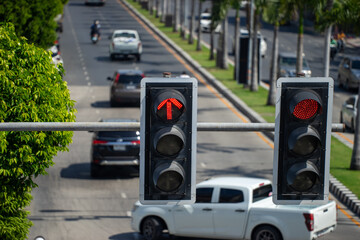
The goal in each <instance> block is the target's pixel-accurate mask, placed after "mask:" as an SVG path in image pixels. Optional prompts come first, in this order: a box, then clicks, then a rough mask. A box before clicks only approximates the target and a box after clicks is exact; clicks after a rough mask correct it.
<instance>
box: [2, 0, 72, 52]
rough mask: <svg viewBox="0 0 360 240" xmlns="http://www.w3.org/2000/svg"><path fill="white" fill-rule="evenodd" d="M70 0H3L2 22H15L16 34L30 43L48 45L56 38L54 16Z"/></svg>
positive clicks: (60, 11)
mask: <svg viewBox="0 0 360 240" xmlns="http://www.w3.org/2000/svg"><path fill="white" fill-rule="evenodd" d="M67 1H68V0H36V1H33V0H16V1H14V0H2V1H1V4H0V22H11V23H13V24H14V26H15V29H16V34H17V35H18V36H19V37H20V36H24V37H26V38H27V39H28V41H29V42H30V43H34V44H35V45H37V46H40V47H44V48H46V47H48V46H50V45H52V44H53V43H54V41H55V40H56V32H55V29H56V22H55V21H54V18H55V17H56V15H58V14H59V13H62V9H63V5H64V4H66V3H67Z"/></svg>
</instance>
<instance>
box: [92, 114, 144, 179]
mask: <svg viewBox="0 0 360 240" xmlns="http://www.w3.org/2000/svg"><path fill="white" fill-rule="evenodd" d="M101 121H102V122H137V120H135V119H103V120H101ZM139 152H140V132H139V131H99V132H94V136H93V138H92V144H91V165H90V174H91V177H94V178H96V177H100V176H101V173H102V170H103V168H104V167H107V166H112V167H116V166H118V167H124V166H134V167H136V168H137V169H138V167H139Z"/></svg>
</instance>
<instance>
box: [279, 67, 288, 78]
mask: <svg viewBox="0 0 360 240" xmlns="http://www.w3.org/2000/svg"><path fill="white" fill-rule="evenodd" d="M280 75H281V76H282V77H287V76H289V74H288V72H287V71H286V70H284V69H281V70H280Z"/></svg>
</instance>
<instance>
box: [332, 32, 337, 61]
mask: <svg viewBox="0 0 360 240" xmlns="http://www.w3.org/2000/svg"><path fill="white" fill-rule="evenodd" d="M337 49H338V47H337V41H336V40H335V38H334V37H331V40H330V59H331V60H334V58H335V55H336V53H337Z"/></svg>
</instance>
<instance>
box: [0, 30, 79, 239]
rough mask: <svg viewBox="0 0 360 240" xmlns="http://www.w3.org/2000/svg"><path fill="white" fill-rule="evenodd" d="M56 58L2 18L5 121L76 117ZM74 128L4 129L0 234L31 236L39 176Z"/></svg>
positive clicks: (0, 113)
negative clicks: (33, 195) (30, 216)
mask: <svg viewBox="0 0 360 240" xmlns="http://www.w3.org/2000/svg"><path fill="white" fill-rule="evenodd" d="M51 60H52V58H51V54H50V53H49V52H47V51H45V50H43V49H41V48H38V47H36V46H34V45H33V44H28V43H27V39H26V38H24V37H20V38H19V37H17V36H16V33H15V29H14V26H13V25H12V24H10V23H2V24H0V121H1V122H73V121H75V112H76V110H75V108H74V101H72V100H71V99H70V93H69V90H68V88H67V84H66V82H65V81H63V80H62V74H63V72H64V69H63V68H62V66H58V68H57V67H55V65H54V64H52V63H51ZM72 134H73V133H72V132H62V131H49V132H42V131H32V132H23V131H22V132H21V131H9V132H0V239H2V240H7V239H16V240H19V239H26V236H27V234H28V232H29V228H30V226H31V224H32V223H31V221H30V220H28V219H27V216H28V214H29V213H28V212H27V211H26V210H25V207H27V206H29V204H30V201H31V194H30V193H31V190H32V189H33V188H34V187H37V185H36V183H35V182H34V178H35V177H37V176H38V175H45V174H46V169H47V168H48V167H50V166H51V165H53V164H54V162H53V161H52V158H53V157H54V156H56V154H57V152H58V151H66V150H68V148H67V145H68V144H69V143H71V141H72V140H71V139H72Z"/></svg>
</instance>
